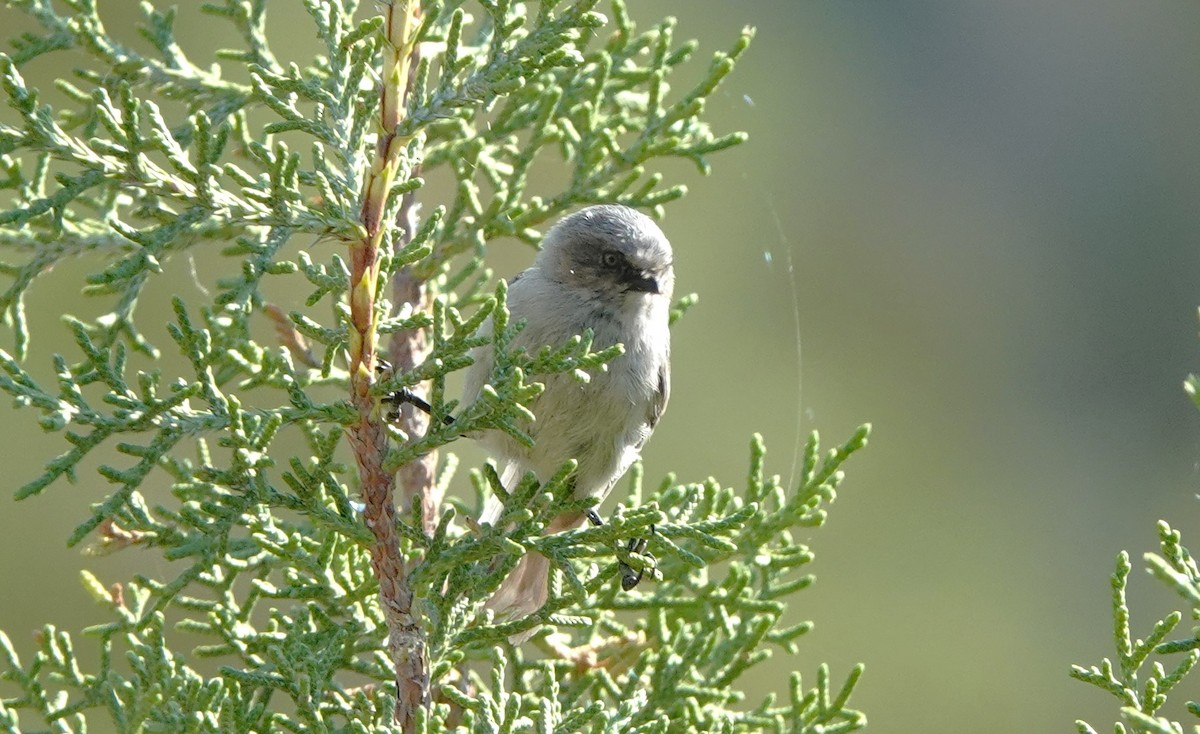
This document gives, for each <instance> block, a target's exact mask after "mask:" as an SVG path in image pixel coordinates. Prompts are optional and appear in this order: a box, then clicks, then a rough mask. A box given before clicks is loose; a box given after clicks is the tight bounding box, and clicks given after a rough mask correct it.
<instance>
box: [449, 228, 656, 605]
mask: <svg viewBox="0 0 1200 734" xmlns="http://www.w3.org/2000/svg"><path fill="white" fill-rule="evenodd" d="M674 284H675V274H674V272H673V271H672V269H671V245H670V243H669V242H667V238H666V237H665V236H664V235H663V233H662V230H660V229H659V228H658V225H656V224H655V223H654V222H653V221H652V220H651V219H650V218H649V217H647V216H646V215H644V214H641V213H640V212H638V211H635V210H633V209H630V208H629V207H626V206H619V205H601V206H591V207H588V208H586V209H583V210H581V211H578V212H575V213H574V214H571V215H570V216H567V217H565V218H564V219H562V220H561V221H559V222H558V224H556V225H555V226H554V227H552V228H551V229H550V231H549V232H548V233H547V234H546V238H545V240H544V241H543V243H542V249H541V251H540V252H539V253H538V255H537V257H536V258H535V260H534V263H533V266H532V267H530V268H529V269H528V270H525V271H524V272H522V273H521V274H519V275H517V276H516V277H515V278H513V280H512V282H511V284H510V285H509V289H508V308H509V311H510V312H511V314H512V318H513V320H514V321H516V320H518V319H522V320H524V321H525V328H524V329H523V330H522V331H521V332H520V333H519V334H518V335H517V336H516V338H515V339H514V340H513V342H512V345H511V348H514V349H515V348H524V349H525V350H526V351H528V352H529V353H536V352H537V351H538V350H539V349H541V348H542V347H543V346H546V345H549V346H557V345H561V344H563V343H564V342H566V341H567V340H569V339H570V338H571V337H573V336H575V335H577V334H581V333H583V332H584V331H585V330H587V329H591V330H592V334H593V337H594V342H593V345H594V347H595V348H598V349H603V348H605V347H609V346H612V345H613V344H616V343H618V342H619V343H621V344H623V345H624V346H625V353H624V354H622V355H621V356H619V357H617V358H616V359H614V360H612V361H611V362H609V363H608V365H607V370H604V371H596V372H594V373H592V375H591V380H590V381H589V382H586V383H581V382H580V381H579V380H577V379H575V378H573V377H572V376H570V375H565V374H555V375H540V376H535V377H536V378H537V379H538V380H539V381H540V382H543V383H544V384H545V386H546V389H545V391H544V392H543V393H542V394H541V395H539V396H538V397H537V398H536V399H535V400H534V402H533V404H532V405H530V406H529V407H530V409H531V410H532V412H533V414H534V416H535V417H536V419H535V420H534V421H533V422H532V423H530V424H528V425H526V426H522V427H523V429H524V430H526V431H528V433H529V435H530V436H531V437H532V438H533V441H534V443H533V446H532V447H528V446H524V445H522V444H521V443H519V442H517V441H516V440H514V439H513V438H512V437H511V436H509V435H508V434H506V433H504V432H502V431H499V430H490V431H486V432H484V433H483V434H481V435H479V436H478V437H477V438H478V440H479V442H480V443H481V444H482V445H483V446H484V447H485V448H486V449H487V450H488V451H489V452H490V453H491V455H492V457H493V459H495V461H496V462H497V464H498V466H499V467H500V469H501V472H500V477H501V481H502V483H503V484H504V486H505V487H506V488H510V489H511V488H512V487H513V486H515V485H516V483H517V482H519V481H520V479H521V477H522V476H523V475H524V474H525V473H526V472H533V473H534V474H535V475H536V476H537V477H538V479H539V481H546V480H548V479H549V478H550V477H551V476H552V475H553V474H554V473H555V472H556V471H557V470H558V469H559V468H561V467H562V465H563V463H565V462H566V461H567V460H568V459H575V460H576V462H578V465H577V468H576V470H575V474H574V475H573V477H572V482H573V485H574V493H575V496H576V497H579V498H581V499H582V498H590V499H592V500H594V502H595V504H600V502H601V501H602V500H603V499H604V498H605V496H606V495H608V492H609V490H610V489H612V486H613V484H615V483H616V481H617V480H618V479H620V478H621V475H622V474H624V473H625V471H626V470H627V469H628V468H629V465H630V464H632V463H633V462H634V461H635V460H636V459H637V457H638V453H639V452H640V451H641V448H642V446H643V445H644V444H645V443H646V439H648V438H649V437H650V433H651V432H652V431H653V430H654V427H655V425H657V424H658V419H659V417H661V416H662V414H663V410H665V409H666V407H667V397H668V396H669V395H670V391H671V371H670V364H669V357H670V351H671V336H670V333H669V331H668V330H667V319H668V314H669V309H670V305H671V290H672V288H673V287H674ZM482 333H483V334H484V335H490V333H491V322H490V320H489V321H488V322H487V323H486V324H485V325H484V326H483V329H482ZM472 357H474V359H475V363H474V364H473V365H472V366H471V368H470V370H469V371H468V372H467V381H466V388H465V390H464V396H465V400H464V402H470V401H473V400H474V399H475V398H476V397H477V396H478V395H479V391H480V389H481V388H482V387H483V385H484V383H485V381H486V380H487V378H488V377H489V375H491V372H492V364H493V355H492V347H491V345H490V344H487V345H484V346H482V347H478V348H476V349H475V350H474V351H473V352H472ZM501 509H502V508H501V506H500V502H499V501H498V500H495V499H494V498H493V500H492V501H491V502H490V503H489V504H488V506H487V507H485V509H484V513H483V516H482V517H481V518H480V520H481V521H482V522H495V521H496V520H497V519H498V518H499V515H500V511H501ZM585 516H586V514H585V513H582V512H564V513H562V514H561V515H559V516H558V517H556V518H555V519H554V520H553V521H552V522H551V523H550V524H549V525H548V526H547V527H546V532H547V533H557V532H561V531H564V530H569V529H571V528H575V527H578V526H579V525H580V524H581V523H582V522H583V519H584V517H585ZM549 570H550V563H549V561H548V560H547V559H546V558H544V557H543V556H541V555H540V554H537V553H529V554H527V555H526V556H524V557H523V558H522V559H521V560H520V562H519V563H518V564H517V566H516V567H515V568H514V569H513V571H512V572H511V573H510V574H509V575H508V577H507V578H506V579H505V580H504V581H503V582H502V583H501V585H500V587H499V588H498V589H497V590H496V593H495V594H494V595H493V596H492V598H491V599H489V600H488V602H487V606H488V607H489V608H490V609H493V610H494V611H496V612H497V613H499V614H503V615H504V616H507V617H512V618H516V617H521V616H526V615H528V614H530V613H532V612H534V611H536V610H537V609H538V608H540V607H541V606H542V604H544V603H545V601H546V596H547V577H548V573H549Z"/></svg>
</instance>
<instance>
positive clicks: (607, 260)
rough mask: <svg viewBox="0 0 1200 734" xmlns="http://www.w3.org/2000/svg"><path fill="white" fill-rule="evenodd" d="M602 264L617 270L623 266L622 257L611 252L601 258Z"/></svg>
mask: <svg viewBox="0 0 1200 734" xmlns="http://www.w3.org/2000/svg"><path fill="white" fill-rule="evenodd" d="M600 262H601V263H603V264H604V267H606V268H615V267H617V266H618V265H620V264H621V256H620V255H618V254H617V253H615V252H613V251H611V250H610V251H608V252H606V253H604V254H603V255H601V256H600Z"/></svg>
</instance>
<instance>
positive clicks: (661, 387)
mask: <svg viewBox="0 0 1200 734" xmlns="http://www.w3.org/2000/svg"><path fill="white" fill-rule="evenodd" d="M670 399H671V363H670V362H669V361H668V360H663V363H662V366H660V367H659V368H658V388H657V389H656V390H655V391H654V397H653V398H652V399H651V400H650V405H649V407H648V408H647V409H646V433H645V435H644V436H642V440H640V441H638V443H637V449H638V450H639V451H640V450H641V448H642V446H644V445H645V444H646V441H647V440H648V439H649V438H650V434H651V433H653V432H654V427H655V426H657V425H658V421H659V419H661V418H662V414H663V413H665V412H666V411H667V401H668V400H670Z"/></svg>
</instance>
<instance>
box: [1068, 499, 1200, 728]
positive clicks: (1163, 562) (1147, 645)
mask: <svg viewBox="0 0 1200 734" xmlns="http://www.w3.org/2000/svg"><path fill="white" fill-rule="evenodd" d="M1158 535H1159V544H1160V547H1161V549H1162V555H1157V554H1154V553H1147V554H1146V556H1145V560H1146V563H1147V564H1148V566H1149V570H1150V572H1151V574H1153V575H1154V577H1155V578H1157V579H1159V580H1160V581H1162V582H1163V583H1165V584H1166V585H1167V586H1168V587H1169V588H1171V589H1173V590H1174V591H1175V593H1177V594H1179V596H1181V597H1182V598H1183V599H1184V601H1186V602H1187V603H1188V605H1189V607H1190V615H1191V618H1192V619H1194V620H1195V619H1200V569H1197V567H1196V562H1195V560H1193V559H1192V556H1191V554H1190V553H1189V552H1188V550H1187V548H1184V547H1183V545H1181V544H1180V535H1179V533H1178V532H1176V531H1174V530H1172V529H1171V527H1170V526H1169V525H1167V523H1165V522H1159V524H1158ZM1130 568H1131V566H1130V563H1129V554H1128V553H1125V552H1122V553H1121V555H1120V556H1118V557H1117V570H1116V572H1115V573H1114V574H1113V577H1112V589H1113V637H1114V639H1115V640H1116V647H1117V662H1116V664H1114V663H1113V661H1112V660H1110V659H1108V658H1104V660H1103V661H1102V662H1101V663H1100V665H1099V666H1092V667H1091V668H1083V667H1081V666H1078V665H1076V666H1072V668H1071V677H1073V678H1076V679H1078V680H1081V681H1084V682H1085V683H1091V684H1092V685H1094V686H1096V687H1098V688H1100V689H1102V690H1104V691H1107V692H1108V693H1110V694H1112V695H1113V696H1115V697H1116V698H1117V700H1118V701H1120V702H1121V716H1122V718H1124V719H1125V721H1126V723H1125V724H1121V723H1118V724H1117V725H1116V731H1117V732H1118V734H1125V733H1126V732H1139V733H1143V732H1144V733H1151V734H1160V733H1161V734H1180V733H1182V732H1183V731H1184V729H1183V725H1182V724H1180V723H1178V722H1176V721H1172V720H1170V719H1168V718H1165V717H1163V716H1161V715H1160V711H1161V709H1162V708H1163V705H1164V704H1166V702H1167V694H1168V693H1170V692H1171V690H1172V689H1174V688H1175V687H1176V686H1177V685H1178V684H1179V683H1180V682H1181V681H1182V680H1183V679H1184V678H1185V677H1186V676H1187V674H1188V673H1189V672H1190V671H1191V669H1192V667H1193V666H1195V664H1196V661H1197V660H1200V638H1198V637H1197V636H1196V634H1195V632H1194V631H1193V633H1192V634H1190V635H1188V636H1187V637H1186V638H1183V639H1179V640H1171V641H1169V640H1168V639H1167V638H1168V637H1169V636H1170V634H1171V632H1172V631H1174V629H1175V627H1176V626H1177V625H1178V624H1179V622H1180V620H1181V619H1182V618H1183V614H1182V613H1181V612H1171V613H1170V614H1168V615H1167V616H1165V617H1163V618H1162V619H1160V620H1159V621H1158V622H1156V623H1155V624H1154V627H1153V629H1152V630H1151V631H1150V634H1149V635H1148V636H1147V638H1146V639H1144V640H1142V639H1134V638H1133V637H1131V632H1130V612H1129V605H1128V603H1127V600H1126V595H1125V587H1126V583H1127V581H1128V580H1129V571H1130ZM1180 653H1183V655H1182V656H1180ZM1152 656H1166V660H1165V661H1159V660H1155V659H1153V658H1152ZM1187 708H1188V710H1189V711H1190V712H1191V713H1192V714H1194V715H1197V716H1200V704H1197V703H1195V702H1193V701H1189V702H1188V704H1187ZM1075 723H1076V726H1077V727H1078V729H1079V731H1080V732H1081V733H1082V734H1095V731H1096V730H1095V729H1093V728H1092V727H1091V726H1090V725H1088V724H1087V723H1085V722H1083V721H1077V722H1075Z"/></svg>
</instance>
